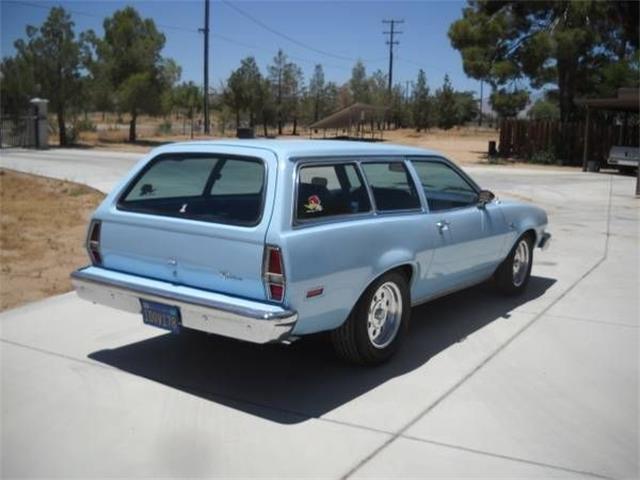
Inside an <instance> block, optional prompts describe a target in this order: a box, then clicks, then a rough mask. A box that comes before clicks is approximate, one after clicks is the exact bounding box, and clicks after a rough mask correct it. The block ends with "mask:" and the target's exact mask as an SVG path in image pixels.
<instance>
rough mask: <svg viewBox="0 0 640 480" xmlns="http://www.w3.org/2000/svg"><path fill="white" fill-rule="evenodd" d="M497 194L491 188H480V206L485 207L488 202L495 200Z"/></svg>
mask: <svg viewBox="0 0 640 480" xmlns="http://www.w3.org/2000/svg"><path fill="white" fill-rule="evenodd" d="M494 198H496V196H495V195H494V194H493V192H492V191H491V190H480V193H479V194H478V208H484V207H485V205H486V204H487V203H491V202H493V199H494Z"/></svg>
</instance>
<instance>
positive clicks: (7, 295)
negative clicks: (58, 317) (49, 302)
mask: <svg viewBox="0 0 640 480" xmlns="http://www.w3.org/2000/svg"><path fill="white" fill-rule="evenodd" d="M103 198H104V195H103V194H102V193H100V192H98V191H96V190H93V189H91V188H89V187H86V186H83V185H78V184H75V183H70V182H64V181H60V180H52V179H48V178H43V177H36V176H32V175H26V174H21V173H17V172H13V171H9V170H0V214H1V215H0V310H5V309H7V308H12V307H15V306H18V305H21V304H24V303H27V302H31V301H33V300H37V299H41V298H45V297H48V296H50V295H55V294H58V293H63V292H67V291H69V290H71V282H70V281H69V274H70V273H71V271H73V270H74V269H76V268H78V267H81V266H83V265H86V264H87V263H88V259H87V255H86V252H85V250H84V245H83V244H84V236H85V231H86V227H87V222H88V220H89V216H90V215H91V212H92V211H93V210H94V209H95V208H96V207H97V205H98V204H99V203H100V201H101V200H102V199H103Z"/></svg>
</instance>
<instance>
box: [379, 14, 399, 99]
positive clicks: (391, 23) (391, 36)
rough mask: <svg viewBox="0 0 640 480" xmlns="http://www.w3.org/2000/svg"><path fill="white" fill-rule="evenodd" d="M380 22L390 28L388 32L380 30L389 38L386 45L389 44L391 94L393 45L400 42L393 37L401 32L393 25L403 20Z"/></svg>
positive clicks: (390, 86) (391, 84)
mask: <svg viewBox="0 0 640 480" xmlns="http://www.w3.org/2000/svg"><path fill="white" fill-rule="evenodd" d="M382 23H384V24H388V25H390V29H389V31H388V32H382V33H383V34H384V35H389V40H387V45H389V87H388V89H389V94H391V88H392V86H393V46H394V45H398V44H399V43H400V42H397V41H395V40H394V39H393V37H394V36H395V35H399V34H401V33H402V32H400V31H398V30H396V29H395V26H396V25H398V24H402V23H404V20H383V21H382Z"/></svg>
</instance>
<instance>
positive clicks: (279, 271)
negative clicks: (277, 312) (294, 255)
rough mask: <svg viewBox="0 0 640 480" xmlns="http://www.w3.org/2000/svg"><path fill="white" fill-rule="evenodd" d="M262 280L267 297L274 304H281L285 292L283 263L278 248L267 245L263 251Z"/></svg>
mask: <svg viewBox="0 0 640 480" xmlns="http://www.w3.org/2000/svg"><path fill="white" fill-rule="evenodd" d="M262 280H263V281H264V286H265V289H266V291H267V297H268V298H269V300H273V301H274V302H282V300H284V292H285V283H286V282H285V276H284V263H283V261H282V252H281V250H280V247H275V246H273V245H267V246H266V247H265V249H264V262H263V267H262Z"/></svg>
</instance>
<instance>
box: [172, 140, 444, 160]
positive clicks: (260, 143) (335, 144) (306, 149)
mask: <svg viewBox="0 0 640 480" xmlns="http://www.w3.org/2000/svg"><path fill="white" fill-rule="evenodd" d="M185 146H189V147H190V148H193V147H196V146H198V147H202V149H203V151H208V150H211V151H213V150H214V149H215V147H216V146H225V147H243V148H256V149H261V150H269V151H271V152H273V153H275V154H276V155H277V156H278V157H280V158H289V159H293V160H295V159H298V158H304V157H307V158H308V157H324V156H349V155H372V156H374V155H375V156H386V155H429V156H443V155H442V154H441V153H440V152H438V151H435V150H428V149H424V148H417V147H407V146H404V145H394V144H391V143H380V142H362V141H352V140H270V139H250V140H239V139H226V140H213V141H194V142H179V143H173V144H170V145H166V146H164V147H160V149H159V150H162V151H164V152H167V151H179V150H180V148H181V147H185Z"/></svg>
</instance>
